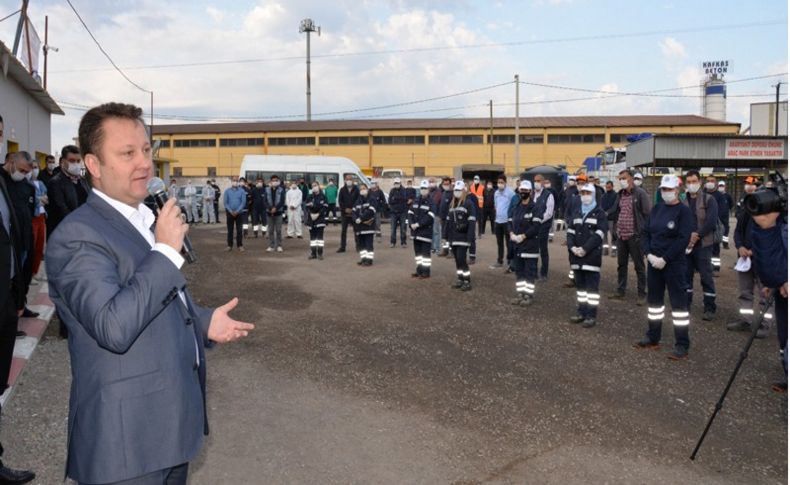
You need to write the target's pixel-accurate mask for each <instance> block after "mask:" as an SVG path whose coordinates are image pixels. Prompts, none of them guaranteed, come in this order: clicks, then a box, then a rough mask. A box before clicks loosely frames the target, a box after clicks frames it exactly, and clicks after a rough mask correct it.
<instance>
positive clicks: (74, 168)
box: [67, 163, 82, 177]
mask: <svg viewBox="0 0 790 485" xmlns="http://www.w3.org/2000/svg"><path fill="white" fill-rule="evenodd" d="M67 172H69V174H71V175H73V176H75V177H78V176H79V175H80V174H81V173H82V163H70V164H69V168H68V170H67Z"/></svg>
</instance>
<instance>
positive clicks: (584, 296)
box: [576, 291, 587, 303]
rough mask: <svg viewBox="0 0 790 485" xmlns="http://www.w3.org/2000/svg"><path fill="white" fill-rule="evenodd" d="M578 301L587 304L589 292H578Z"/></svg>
mask: <svg viewBox="0 0 790 485" xmlns="http://www.w3.org/2000/svg"><path fill="white" fill-rule="evenodd" d="M576 301H577V302H579V303H587V292H586V291H577V292H576Z"/></svg>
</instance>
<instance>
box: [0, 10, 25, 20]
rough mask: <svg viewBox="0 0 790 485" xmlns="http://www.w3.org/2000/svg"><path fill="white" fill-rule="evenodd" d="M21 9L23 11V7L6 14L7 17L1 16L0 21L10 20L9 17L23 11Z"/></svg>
mask: <svg viewBox="0 0 790 485" xmlns="http://www.w3.org/2000/svg"><path fill="white" fill-rule="evenodd" d="M21 11H22V9H21V8H20V9H19V10H17V11H16V12H11V13H10V14H8V15H6V16H5V17H3V18H1V19H0V22H2V21H3V20H8V19H10V18H11V17H13V16H14V15H16V14H18V13H19V12H21Z"/></svg>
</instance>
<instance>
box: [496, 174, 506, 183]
mask: <svg viewBox="0 0 790 485" xmlns="http://www.w3.org/2000/svg"><path fill="white" fill-rule="evenodd" d="M500 180H501V181H503V182H505V183H507V177H506V176H505V175H500V176H499V177H497V178H496V181H497V182H499V181H500Z"/></svg>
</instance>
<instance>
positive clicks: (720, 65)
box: [702, 61, 733, 76]
mask: <svg viewBox="0 0 790 485" xmlns="http://www.w3.org/2000/svg"><path fill="white" fill-rule="evenodd" d="M732 68H733V63H732V61H703V62H702V71H703V72H704V73H705V75H707V76H710V75H711V74H716V75H718V76H723V75H725V74H729V73H731V72H733V71H732Z"/></svg>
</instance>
